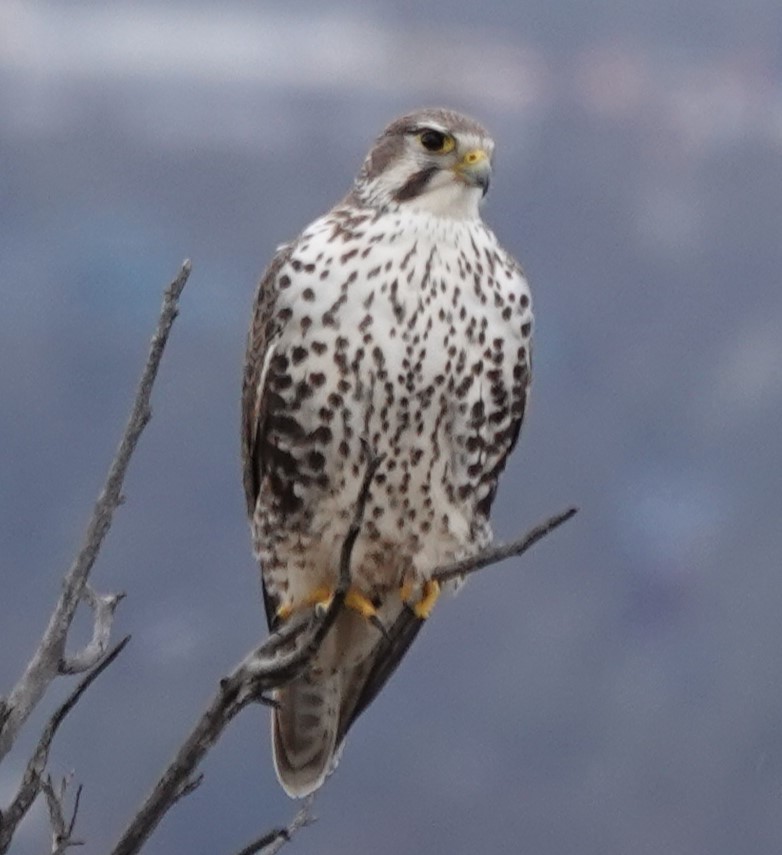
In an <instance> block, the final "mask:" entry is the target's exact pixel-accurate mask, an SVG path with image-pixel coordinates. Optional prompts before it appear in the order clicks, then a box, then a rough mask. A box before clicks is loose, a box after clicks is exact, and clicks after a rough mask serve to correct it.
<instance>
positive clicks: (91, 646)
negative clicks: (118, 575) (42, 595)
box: [59, 584, 125, 674]
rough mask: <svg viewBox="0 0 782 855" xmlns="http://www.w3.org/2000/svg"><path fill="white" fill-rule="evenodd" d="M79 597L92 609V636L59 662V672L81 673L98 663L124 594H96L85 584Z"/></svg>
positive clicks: (104, 649)
mask: <svg viewBox="0 0 782 855" xmlns="http://www.w3.org/2000/svg"><path fill="white" fill-rule="evenodd" d="M81 598H82V600H83V601H84V602H85V603H86V604H87V605H88V606H89V607H90V608H91V609H92V613H93V627H92V638H91V639H90V641H89V643H88V644H87V646H86V647H84V648H83V649H82V650H80V651H79V652H78V653H74V654H73V655H72V656H68V657H65V658H64V659H63V660H62V661H61V662H60V669H59V670H60V674H82V673H84V672H85V671H89V670H90V668H94V667H95V665H97V664H98V662H99V661H100V658H101V656H103V654H104V653H105V652H106V650H107V648H108V646H109V638H110V636H111V625H112V623H113V622H114V611H115V610H116V608H117V605H118V604H119V602H120V601H121V600H124V599H125V594H124V593H122V594H96V593H95V591H93V589H92V588H91V587H90V586H89V585H88V584H85V585H84V589H83V590H82V592H81Z"/></svg>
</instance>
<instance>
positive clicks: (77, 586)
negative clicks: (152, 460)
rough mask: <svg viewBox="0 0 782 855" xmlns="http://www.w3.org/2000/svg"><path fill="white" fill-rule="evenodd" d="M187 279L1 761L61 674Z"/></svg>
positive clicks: (165, 315) (13, 707) (12, 709)
mask: <svg viewBox="0 0 782 855" xmlns="http://www.w3.org/2000/svg"><path fill="white" fill-rule="evenodd" d="M189 275H190V262H189V261H186V262H185V263H184V264H183V265H182V269H181V270H180V271H179V275H178V276H177V278H176V279H175V280H174V281H173V282H172V283H171V284H170V285H169V287H168V288H167V289H166V292H165V295H164V298H163V306H162V309H161V311H160V316H159V318H158V323H157V328H156V330H155V334H154V335H153V337H152V341H151V344H150V351H149V356H148V357H147V362H146V365H145V367H144V371H143V373H142V375H141V380H140V382H139V385H138V389H137V391H136V397H135V400H134V402H133V407H132V410H131V413H130V418H129V420H128V424H127V427H126V428H125V433H124V435H123V437H122V441H121V442H120V445H119V448H118V449H117V453H116V456H115V457H114V460H113V461H112V463H111V467H110V468H109V473H108V477H107V479H106V483H105V485H104V487H103V490H102V492H101V494H100V496H99V498H98V501H97V503H96V505H95V509H94V511H93V514H92V518H91V519H90V522H89V524H88V526H87V531H86V533H85V536H84V541H83V544H82V547H81V549H80V550H79V554H78V555H77V556H76V559H75V560H74V562H73V564H72V565H71V567H70V568H69V570H68V572H67V573H66V574H65V578H64V580H63V585H62V593H61V594H60V597H59V599H58V601H57V604H56V606H55V608H54V611H53V613H52V615H51V618H50V619H49V625H48V626H47V627H46V630H45V632H44V634H43V637H42V639H41V643H40V644H39V646H38V649H37V650H36V651H35V653H34V654H33V657H32V659H31V660H30V662H29V663H28V665H27V667H26V668H25V671H24V674H23V675H22V676H21V678H20V679H19V681H18V683H17V684H16V686H14V688H13V689H12V690H11V694H10V695H9V696H8V698H7V699H6V707H5V710H4V720H3V722H2V724H3V726H2V728H1V729H0V760H2V758H3V757H5V755H6V754H7V753H8V752H9V751H10V749H11V747H12V746H13V744H14V740H15V739H16V736H17V734H18V732H19V730H20V728H21V727H22V725H23V724H24V722H25V721H26V720H27V718H28V716H29V715H30V713H31V712H32V711H33V709H34V708H35V706H36V704H37V703H38V702H39V701H40V699H41V698H42V697H43V695H44V693H45V692H46V689H47V688H48V686H49V684H50V683H51V682H52V680H54V679H55V677H56V676H57V675H58V674H59V672H60V664H61V661H62V659H63V656H64V652H65V640H66V636H67V634H68V630H69V629H70V626H71V623H72V621H73V616H74V614H75V612H76V607H77V606H78V604H79V600H80V599H81V597H82V592H83V591H84V586H85V584H86V583H87V580H88V578H89V575H90V572H91V570H92V567H93V565H94V564H95V559H96V558H97V556H98V552H99V550H100V548H101V545H102V543H103V540H104V538H105V537H106V534H107V532H108V530H109V528H110V526H111V522H112V519H113V516H114V511H115V510H116V509H117V507H118V506H119V504H120V503H121V501H122V484H123V482H124V479H125V473H126V471H127V468H128V464H129V463H130V458H131V457H132V455H133V452H134V450H135V448H136V445H137V443H138V440H139V437H140V436H141V434H142V432H143V430H144V428H145V427H146V425H147V423H148V422H149V419H150V418H151V409H150V397H151V395H152V388H153V386H154V383H155V378H156V377H157V373H158V368H159V367H160V361H161V359H162V357H163V352H164V350H165V347H166V344H167V342H168V337H169V334H170V332H171V327H172V325H173V323H174V320H175V318H176V316H177V305H178V301H179V297H180V295H181V293H182V290H183V289H184V287H185V284H186V283H187V279H188V276H189Z"/></svg>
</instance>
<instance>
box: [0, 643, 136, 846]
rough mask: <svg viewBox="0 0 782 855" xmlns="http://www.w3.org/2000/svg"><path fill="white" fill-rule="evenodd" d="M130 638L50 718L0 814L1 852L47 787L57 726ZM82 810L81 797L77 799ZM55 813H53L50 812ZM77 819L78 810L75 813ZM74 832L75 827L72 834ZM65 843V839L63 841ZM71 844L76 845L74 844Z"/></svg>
mask: <svg viewBox="0 0 782 855" xmlns="http://www.w3.org/2000/svg"><path fill="white" fill-rule="evenodd" d="M128 641H130V636H126V637H125V638H123V639H122V641H120V642H119V644H117V645H116V647H114V648H113V649H112V650H111V651H110V652H109V653H108V654H107V655H106V656H105V657H104V658H103V660H102V661H101V662H100V663H99V664H98V665H96V666H95V667H94V668H93V669H92V671H90V673H89V674H87V676H86V677H84V679H83V680H81V682H80V683H79V684H78V685H77V686H76V688H75V689H74V690H73V691H72V692H71V693H70V695H69V696H68V697H67V698H66V699H65V701H64V702H63V703H62V704H60V706H59V707H58V708H57V709H56V710H55V711H54V713H53V714H52V716H51V717H50V719H49V721H48V722H47V723H46V727H44V729H43V732H42V733H41V736H40V738H39V740H38V744H37V745H36V747H35V750H34V751H33V754H32V756H31V757H30V759H29V760H28V762H27V766H26V768H25V770H24V774H23V775H22V780H21V782H20V784H19V789H18V790H17V793H16V795H15V796H14V798H13V800H12V802H11V804H10V805H9V806H8V808H6V809H5V810H4V811H3V812H2V815H0V855H3V853H5V852H7V851H8V848H9V846H10V845H11V842H12V841H13V837H14V834H15V832H16V829H17V827H18V826H19V823H20V822H21V821H22V820H23V819H24V817H25V816H26V814H27V811H29V810H30V808H31V807H32V804H33V802H34V801H35V800H36V798H38V794H39V793H40V792H41V790H42V789H43V787H44V770H45V769H46V763H47V762H48V760H49V749H50V748H51V745H52V740H53V739H54V736H55V734H56V733H57V729H58V728H59V726H60V725H61V724H62V722H63V721H64V719H65V716H67V715H68V713H69V712H70V711H71V710H72V709H73V708H74V707H75V706H76V704H77V703H78V702H79V699H80V698H81V696H82V695H83V694H84V692H86V691H87V689H88V688H89V687H90V686H91V685H92V683H93V682H94V681H95V680H96V679H97V678H98V677H99V676H100V675H101V674H102V673H103V671H105V670H106V668H108V667H109V665H111V663H112V662H114V660H115V659H116V658H117V657H118V656H119V654H120V653H122V651H123V650H124V649H125V645H126V644H127V643H128ZM76 809H78V800H77V802H76ZM50 816H51V812H50ZM74 819H75V812H74ZM52 832H53V836H54V835H56V834H57V829H56V828H53V829H52ZM72 832H73V827H72V826H71V828H70V831H69V832H68V836H69V837H70V835H71V834H72ZM61 842H62V841H61ZM71 845H74V844H73V843H72V844H71Z"/></svg>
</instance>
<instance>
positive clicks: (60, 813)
mask: <svg viewBox="0 0 782 855" xmlns="http://www.w3.org/2000/svg"><path fill="white" fill-rule="evenodd" d="M69 783H70V780H69V778H63V779H62V781H60V786H59V788H58V790H57V791H55V789H54V785H53V784H52V776H51V775H47V776H46V777H45V778H42V779H41V789H42V790H43V794H44V796H46V807H47V808H48V811H49V824H50V825H51V827H52V855H63V853H64V852H65V850H66V849H70V848H71V847H72V846H84V841H83V840H74V839H73V828H74V826H75V825H76V816H77V814H78V813H79V800H80V799H81V790H82V787H81V784H79V786H78V787H77V788H76V797H75V798H74V800H73V810H72V811H71V818H70V820H69V821H68V822H66V821H65V809H64V805H65V795H66V792H67V790H68V784H69Z"/></svg>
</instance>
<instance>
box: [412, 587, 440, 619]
mask: <svg viewBox="0 0 782 855" xmlns="http://www.w3.org/2000/svg"><path fill="white" fill-rule="evenodd" d="M439 598H440V583H439V582H436V581H434V580H433V579H428V580H427V581H426V582H424V587H423V596H422V597H421V599H420V600H419V601H418V602H417V603H416V604H415V605H414V606H413V611H414V612H415V615H416V617H419V618H421V620H426V618H428V617H429V615H430V614H431V613H432V609H433V608H434V604H435V603H436V602H437V600H438V599H439Z"/></svg>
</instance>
